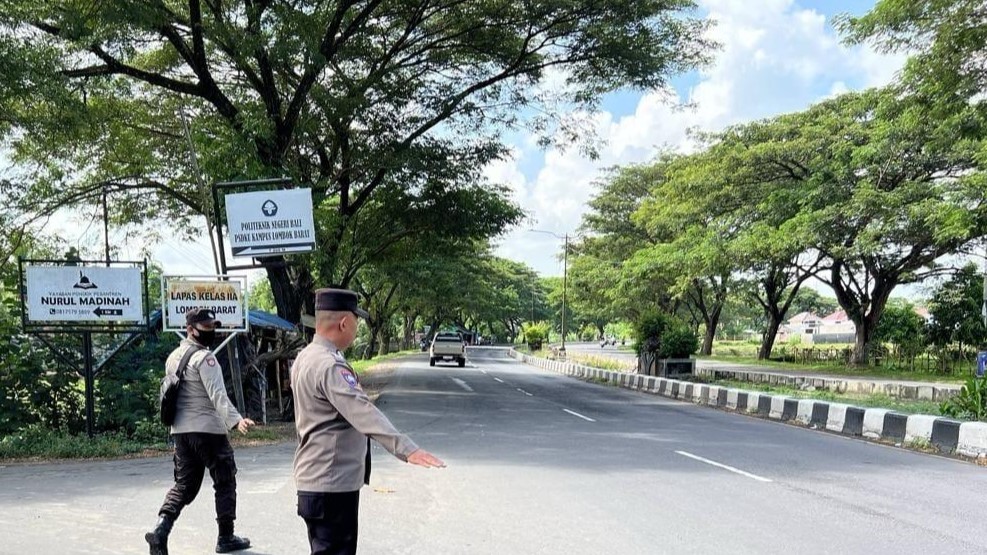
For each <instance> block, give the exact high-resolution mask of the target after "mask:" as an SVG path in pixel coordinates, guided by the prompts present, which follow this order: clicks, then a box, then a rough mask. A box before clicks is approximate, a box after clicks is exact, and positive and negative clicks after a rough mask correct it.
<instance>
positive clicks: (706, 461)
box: [676, 451, 771, 482]
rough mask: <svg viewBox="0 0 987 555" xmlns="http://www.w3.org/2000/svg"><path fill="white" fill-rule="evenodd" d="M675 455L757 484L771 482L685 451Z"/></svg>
mask: <svg viewBox="0 0 987 555" xmlns="http://www.w3.org/2000/svg"><path fill="white" fill-rule="evenodd" d="M676 453H678V454H679V455H682V456H683V457H689V458H690V459H694V460H697V461H699V462H703V463H706V464H709V465H712V466H715V467H717V468H722V469H723V470H729V471H730V472H733V473H734V474H740V475H741V476H746V477H748V478H751V479H753V480H757V481H758V482H771V480H769V479H768V478H764V477H761V476H758V475H757V474H751V473H750V472H744V471H743V470H740V469H738V468H734V467H732V466H727V465H725V464H721V463H718V462H716V461H711V460H709V459H704V458H703V457H700V456H698V455H693V454H692V453H686V452H685V451H676Z"/></svg>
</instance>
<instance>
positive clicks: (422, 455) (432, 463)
mask: <svg viewBox="0 0 987 555" xmlns="http://www.w3.org/2000/svg"><path fill="white" fill-rule="evenodd" d="M408 462H409V463H411V464H414V465H418V466H424V467H425V468H445V467H446V463H444V462H442V459H440V458H438V457H436V456H435V455H433V454H431V453H429V452H428V451H426V450H424V449H419V450H417V451H415V452H413V453H412V454H410V455H408Z"/></svg>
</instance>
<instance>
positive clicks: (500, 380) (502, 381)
mask: <svg viewBox="0 0 987 555" xmlns="http://www.w3.org/2000/svg"><path fill="white" fill-rule="evenodd" d="M494 379H495V380H497V381H498V382H500V383H504V380H502V379H500V378H494Z"/></svg>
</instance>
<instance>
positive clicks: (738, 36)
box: [487, 0, 904, 275]
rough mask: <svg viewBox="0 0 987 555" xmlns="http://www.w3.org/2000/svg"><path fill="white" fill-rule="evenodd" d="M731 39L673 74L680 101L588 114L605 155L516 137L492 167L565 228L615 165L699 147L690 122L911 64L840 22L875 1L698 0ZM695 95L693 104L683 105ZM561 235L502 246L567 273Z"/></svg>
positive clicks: (515, 238)
mask: <svg viewBox="0 0 987 555" xmlns="http://www.w3.org/2000/svg"><path fill="white" fill-rule="evenodd" d="M698 4H699V5H700V9H701V14H702V15H705V16H708V17H710V18H711V19H712V20H713V21H714V22H715V24H714V26H713V28H712V29H711V31H710V35H711V38H713V39H714V40H716V41H717V42H719V43H720V44H721V45H722V47H721V49H720V50H719V51H718V52H716V54H715V56H714V61H713V63H712V64H711V65H710V66H709V67H706V68H703V69H701V70H699V71H694V72H691V73H689V74H686V75H680V76H676V77H674V78H673V79H672V86H673V88H674V96H675V97H677V98H673V99H672V100H671V101H669V100H668V98H667V95H666V96H665V97H663V96H662V95H660V94H656V93H654V92H643V91H620V92H617V93H615V94H611V95H609V96H608V97H607V98H605V99H604V101H603V102H602V105H601V111H600V112H599V113H597V114H593V115H586V116H585V117H586V118H587V120H588V123H589V125H590V127H591V128H592V129H594V130H595V132H596V136H597V137H598V138H599V139H600V140H602V141H603V143H602V144H603V147H602V148H600V149H599V154H600V156H599V158H598V159H597V160H591V159H589V158H587V157H586V156H584V155H582V154H581V153H580V151H579V149H577V148H568V149H564V150H559V149H555V148H550V149H548V150H541V149H539V148H538V147H537V146H536V145H535V144H534V141H533V138H532V137H528V136H525V135H524V134H517V135H515V136H513V137H512V141H511V143H512V146H513V148H514V156H513V158H512V159H509V160H504V161H502V162H500V163H497V164H493V165H491V166H490V167H489V168H487V176H488V177H489V178H490V179H491V180H493V181H497V182H501V183H508V184H510V185H511V187H512V188H513V190H514V194H515V199H516V200H517V201H518V202H519V203H521V205H522V206H524V207H525V209H527V210H528V212H529V214H530V216H531V218H532V221H531V223H530V226H529V227H531V228H537V229H544V230H548V231H552V232H555V233H558V234H563V233H572V232H574V231H575V230H576V229H577V228H578V227H579V223H580V220H581V217H582V215H583V213H584V212H585V210H586V203H587V201H588V200H590V199H591V198H592V195H593V193H594V187H593V185H592V184H593V181H594V180H596V179H598V178H599V177H601V176H602V175H603V172H604V171H605V169H606V168H609V167H612V166H615V165H624V164H633V163H641V162H647V161H648V160H650V159H652V158H653V157H654V155H655V154H656V152H657V151H658V150H659V149H661V148H671V149H676V150H680V151H686V152H687V151H690V150H691V149H693V148H694V145H692V144H691V142H690V140H689V138H688V134H687V131H688V130H689V129H690V128H696V129H701V130H708V131H712V130H718V129H721V128H723V127H725V126H727V125H731V124H735V123H739V122H744V121H750V120H753V119H758V118H763V117H768V116H772V115H776V114H780V113H785V112H792V111H798V110H802V109H804V108H806V107H808V106H809V105H811V104H813V103H815V102H818V101H820V100H822V99H824V98H827V97H829V96H833V95H835V94H839V93H841V92H845V91H849V90H860V89H864V88H868V87H873V86H881V85H884V84H887V83H888V82H890V81H891V80H892V79H894V77H895V75H896V74H897V72H898V71H899V70H900V68H901V66H902V65H903V63H904V57H903V56H901V55H884V54H880V53H877V52H875V51H874V50H873V49H872V48H870V47H869V46H866V45H865V46H847V45H844V44H842V42H841V41H840V37H839V35H838V33H837V32H836V30H835V29H834V28H833V25H832V22H833V17H834V16H836V15H837V14H841V13H850V14H863V13H865V12H867V11H868V10H869V9H870V8H871V7H873V5H874V0H844V1H840V0H833V1H825V0H758V1H757V2H743V1H741V0H698ZM677 103H679V104H681V103H689V104H691V105H692V106H693V108H691V109H687V110H681V109H676V108H675V106H674V104H677ZM559 251H560V245H559V241H558V240H556V239H554V238H552V237H551V236H549V235H542V234H536V233H530V232H526V231H525V230H524V229H519V230H516V231H514V232H512V233H510V234H508V235H507V236H505V237H504V238H503V239H502V240H501V241H500V243H499V247H498V249H497V252H498V254H499V255H501V256H505V257H507V258H512V259H515V260H520V261H522V262H525V263H527V264H528V265H530V266H532V267H533V268H534V269H535V270H536V271H538V272H539V273H540V274H542V275H561V273H562V265H561V262H559V261H558V259H557V256H556V255H557V254H558V253H559Z"/></svg>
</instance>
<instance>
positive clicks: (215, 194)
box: [212, 177, 303, 274]
mask: <svg viewBox="0 0 987 555" xmlns="http://www.w3.org/2000/svg"><path fill="white" fill-rule="evenodd" d="M291 183H292V181H291V179H290V178H287V177H280V178H273V179H254V180H247V181H223V182H219V183H213V184H212V203H213V214H215V224H216V235H217V239H218V242H217V245H218V246H219V249H218V250H219V271H220V273H223V274H226V273H229V271H230V270H262V269H265V268H271V267H276V266H278V265H284V264H287V262H285V261H284V256H285V255H287V254H303V253H284V254H274V255H271V256H267V257H254V258H253V260H254V263H253V264H241V265H237V266H229V265H227V262H226V242H225V241H224V240H223V225H227V226H228V225H229V218H228V217H226V214H225V213H224V212H223V211H222V210H220V203H219V192H220V190H227V189H249V188H261V187H271V186H280V188H281V189H287V188H288V187H285V185H291ZM230 254H231V255H232V252H231V253H230ZM261 258H273V259H275V260H269V261H261V260H260V259H261ZM278 258H280V260H278Z"/></svg>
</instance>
